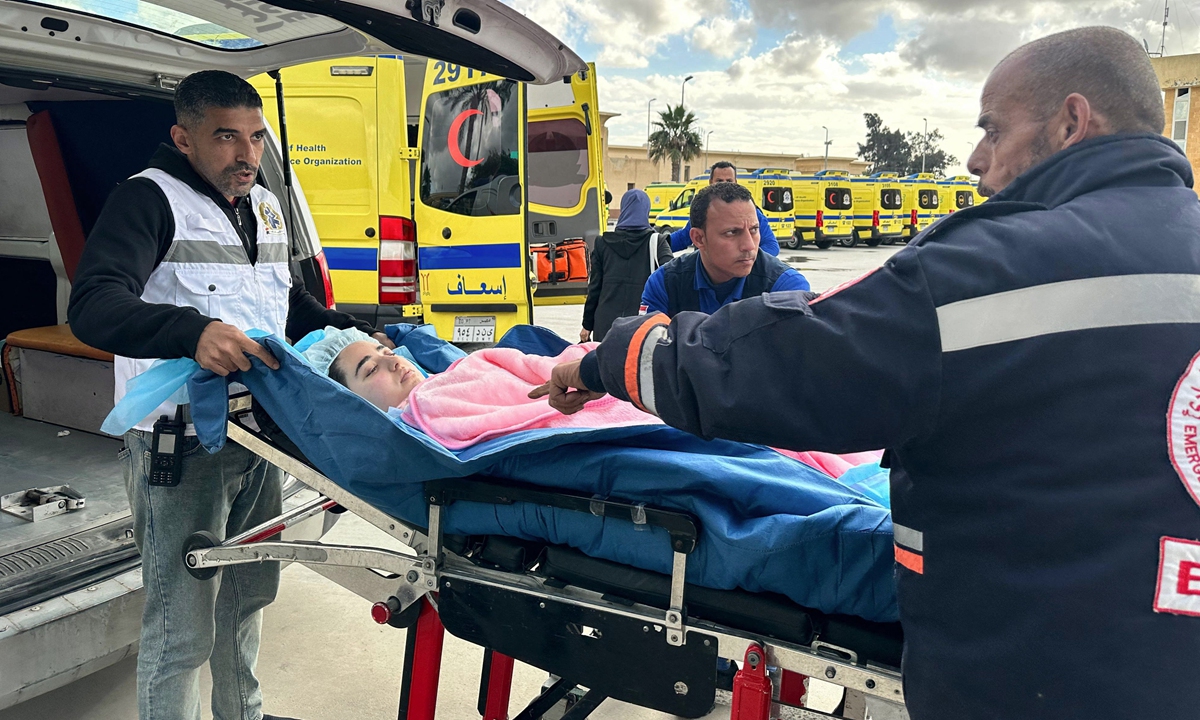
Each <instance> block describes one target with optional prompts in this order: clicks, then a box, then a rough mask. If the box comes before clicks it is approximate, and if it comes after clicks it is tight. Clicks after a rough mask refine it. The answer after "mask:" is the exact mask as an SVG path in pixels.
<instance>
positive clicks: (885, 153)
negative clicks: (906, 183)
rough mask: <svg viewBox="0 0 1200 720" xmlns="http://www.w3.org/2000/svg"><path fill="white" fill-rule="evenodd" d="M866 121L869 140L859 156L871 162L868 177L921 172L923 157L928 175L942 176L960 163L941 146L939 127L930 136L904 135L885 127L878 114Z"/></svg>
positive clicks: (920, 134)
mask: <svg viewBox="0 0 1200 720" xmlns="http://www.w3.org/2000/svg"><path fill="white" fill-rule="evenodd" d="M863 119H864V120H866V123H867V141H866V142H865V143H859V144H858V156H859V157H860V158H862V159H863V160H866V161H867V162H868V163H870V165H869V166H868V168H867V173H868V174H871V173H877V172H894V173H897V174H899V175H901V176H903V175H911V174H912V173H917V172H921V160H922V155H924V161H925V163H924V164H925V172H928V173H933V174H935V175H937V176H939V177H940V176H942V175H944V174H945V172H946V168H948V167H950V166H951V165H954V164H955V163H957V162H958V158H956V157H954V156H953V155H950V154H948V153H947V152H946V151H945V150H942V149H941V148H940V147H939V143H941V141H942V139H943V138H942V133H941V132H939V131H938V129H937V128H934V129H933V130H930V131H929V134H928V135H924V134H922V133H919V132H910V133H904V132H901V131H900V130H892V129H891V128H889V127H887V126H885V125H884V124H883V119H882V118H880V117H879V115H877V114H875V113H865V114H864V115H863Z"/></svg>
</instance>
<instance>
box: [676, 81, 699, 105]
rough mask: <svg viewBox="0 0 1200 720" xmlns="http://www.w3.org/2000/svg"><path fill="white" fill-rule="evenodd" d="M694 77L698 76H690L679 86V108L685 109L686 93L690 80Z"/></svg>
mask: <svg viewBox="0 0 1200 720" xmlns="http://www.w3.org/2000/svg"><path fill="white" fill-rule="evenodd" d="M694 77H696V76H695V75H688V76H687V77H685V78H684V79H683V82H682V83H680V84H679V107H683V95H684V92H685V91H686V90H687V84H688V80H691V79H692V78H694Z"/></svg>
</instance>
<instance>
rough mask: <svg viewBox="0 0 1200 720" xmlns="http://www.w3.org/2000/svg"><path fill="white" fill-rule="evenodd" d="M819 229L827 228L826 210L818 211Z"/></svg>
mask: <svg viewBox="0 0 1200 720" xmlns="http://www.w3.org/2000/svg"><path fill="white" fill-rule="evenodd" d="M817 227H819V228H823V227H825V211H824V210H818V211H817Z"/></svg>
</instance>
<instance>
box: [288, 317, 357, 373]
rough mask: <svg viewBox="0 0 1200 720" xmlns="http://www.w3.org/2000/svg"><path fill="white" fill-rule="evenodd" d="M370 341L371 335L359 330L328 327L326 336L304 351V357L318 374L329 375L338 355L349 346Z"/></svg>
mask: <svg viewBox="0 0 1200 720" xmlns="http://www.w3.org/2000/svg"><path fill="white" fill-rule="evenodd" d="M370 339H371V336H370V335H368V334H366V333H365V332H363V331H362V330H359V329H358V328H346V329H345V330H339V329H337V328H335V327H332V326H330V327H326V328H325V336H324V337H322V338H321V339H320V340H318V341H316V342H315V343H313V344H312V345H309V346H308V347H307V348H306V349H305V350H304V357H305V358H307V359H308V361H309V362H310V363H312V366H313V367H314V368H316V370H317V372H319V373H321V374H322V375H328V374H329V366H330V365H332V364H333V361H334V360H336V359H337V356H338V354H339V353H341V352H342V351H343V350H345V349H346V346H347V345H349V344H350V343H353V342H358V341H359V340H370Z"/></svg>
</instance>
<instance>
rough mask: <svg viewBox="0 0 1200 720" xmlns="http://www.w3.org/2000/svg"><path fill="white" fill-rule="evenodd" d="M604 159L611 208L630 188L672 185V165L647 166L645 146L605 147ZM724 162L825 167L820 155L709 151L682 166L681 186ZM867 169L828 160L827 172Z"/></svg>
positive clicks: (853, 161)
mask: <svg viewBox="0 0 1200 720" xmlns="http://www.w3.org/2000/svg"><path fill="white" fill-rule="evenodd" d="M605 147H606V148H607V152H606V153H605V155H604V181H605V182H606V183H607V184H608V189H609V191H611V192H612V194H613V206H614V207H616V206H617V205H620V198H621V195H622V194H624V193H625V191H626V190H630V189H632V188H635V187H636V188H642V189H645V187H646V186H647V185H649V184H650V183H655V182H670V181H671V163H669V162H664V163H659V164H657V165H656V164H654V163H652V162H650V159H649V157H648V155H647V150H646V146H645V145H608V144H607V143H606V144H605ZM721 160H726V161H728V162H731V163H733V164H734V165H736V166H737V167H738V169H739V170H753V169H755V168H782V169H786V170H800V171H802V172H816V171H818V170H821V169H823V168H824V167H825V158H824V156H822V155H817V156H811V157H810V156H806V155H799V156H797V155H790V154H777V153H750V152H727V151H724V150H712V151H710V152H709V153H707V155H706V154H705V153H701V154H700V156H699V157H697V158H696V159H694V160H692V161H691V162H689V163H685V164H684V166H683V169H682V170H683V172H682V178H683V179H682V182H686V181H687V180H688V179H689V178H691V177H693V176H695V175H698V174H700V173H703V172H705V171H706V170H707V169H708V168H709V167H710V166H712V164H713V163H715V162H719V161H721ZM866 168H867V163H866V162H865V161H863V160H859V159H858V158H852V157H834V156H830V158H829V169H830V170H849V171H850V172H851V173H853V174H856V175H857V174H861V173H862V172H863V170H865V169H866Z"/></svg>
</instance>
